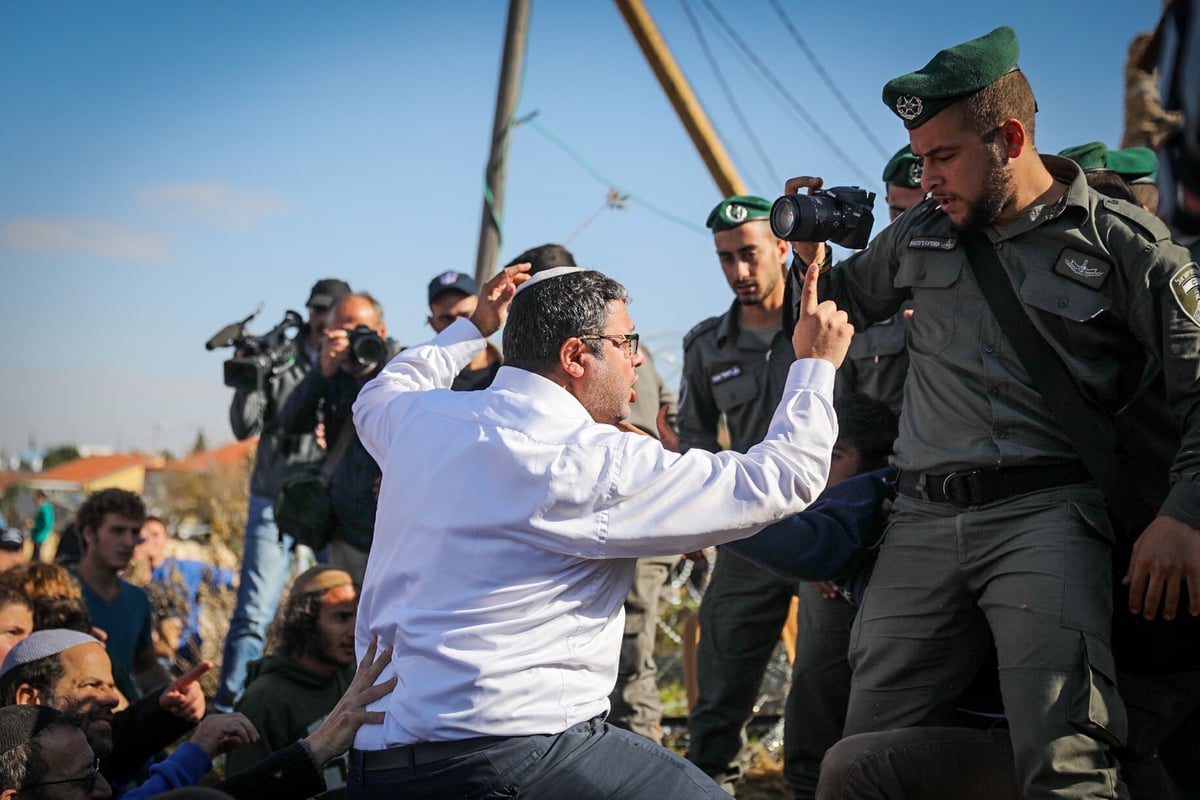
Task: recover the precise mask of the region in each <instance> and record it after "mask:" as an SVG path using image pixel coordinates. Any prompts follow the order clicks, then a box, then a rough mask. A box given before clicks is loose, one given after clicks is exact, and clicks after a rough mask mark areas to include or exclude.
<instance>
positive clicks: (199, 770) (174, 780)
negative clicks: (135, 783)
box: [120, 742, 212, 800]
mask: <svg viewBox="0 0 1200 800" xmlns="http://www.w3.org/2000/svg"><path fill="white" fill-rule="evenodd" d="M211 768H212V759H210V758H209V757H208V753H206V752H204V748H202V747H200V745H198V744H194V743H192V742H184V743H183V744H181V745H179V747H177V748H176V749H175V752H174V753H171V755H170V756H169V757H168V758H167V759H166V760H165V761H160V762H159V763H157V764H155V765H154V766H153V767H151V768H150V777H149V778H147V779H146V780H145V782H144V783H142V785H141V786H139V787H137V788H136V789H131V790H130V791H128V792H125V793H124V794H122V795H121V798H120V800H148V798H151V797H154V796H155V795H159V794H162V793H163V792H167V791H170V790H171V789H179V788H181V787H184V786H195V785H196V784H198V783H199V782H200V779H201V778H203V777H204V773H206V772H208V771H209V769H211Z"/></svg>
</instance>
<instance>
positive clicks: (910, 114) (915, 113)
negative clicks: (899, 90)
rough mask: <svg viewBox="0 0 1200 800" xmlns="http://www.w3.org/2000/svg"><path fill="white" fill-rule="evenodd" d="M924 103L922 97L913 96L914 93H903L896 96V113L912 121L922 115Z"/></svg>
mask: <svg viewBox="0 0 1200 800" xmlns="http://www.w3.org/2000/svg"><path fill="white" fill-rule="evenodd" d="M923 107H924V103H922V102H921V98H919V97H913V96H912V95H908V94H902V95H900V96H899V97H897V98H896V113H897V114H899V115H900V116H901V117H903V118H904V119H906V120H909V121H912V120H914V119H916V118H917V117H919V116H921V109H922V108H923Z"/></svg>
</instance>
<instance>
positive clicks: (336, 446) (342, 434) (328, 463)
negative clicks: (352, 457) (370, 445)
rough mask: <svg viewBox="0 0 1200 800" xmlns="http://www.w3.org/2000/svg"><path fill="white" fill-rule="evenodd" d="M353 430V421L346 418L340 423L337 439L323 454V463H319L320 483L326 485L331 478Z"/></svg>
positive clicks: (348, 446) (348, 443)
mask: <svg viewBox="0 0 1200 800" xmlns="http://www.w3.org/2000/svg"><path fill="white" fill-rule="evenodd" d="M353 431H354V421H353V420H349V419H348V420H346V421H345V422H344V423H342V429H341V430H340V431H338V437H337V441H336V442H334V443H333V449H332V450H330V451H329V453H328V454H327V455H326V456H325V463H323V464H322V465H321V483H323V484H325V485H326V486H328V485H329V484H330V482H331V481H332V480H333V470H334V468H335V467H337V464H338V462H339V461H341V460H342V456H344V455H345V454H346V450H348V449H349V448H350V440H351V439H352V438H353V437H352V436H351V434H352V433H353Z"/></svg>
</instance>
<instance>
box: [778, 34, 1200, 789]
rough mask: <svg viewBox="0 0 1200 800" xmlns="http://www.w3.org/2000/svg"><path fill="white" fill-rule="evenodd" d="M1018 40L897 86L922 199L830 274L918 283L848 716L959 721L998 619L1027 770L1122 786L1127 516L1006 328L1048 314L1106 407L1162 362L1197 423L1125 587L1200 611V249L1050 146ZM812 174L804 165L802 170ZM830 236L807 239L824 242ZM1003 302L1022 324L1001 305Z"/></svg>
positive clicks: (884, 310)
mask: <svg viewBox="0 0 1200 800" xmlns="http://www.w3.org/2000/svg"><path fill="white" fill-rule="evenodd" d="M1017 53H1018V46H1017V41H1016V35H1015V34H1014V33H1013V31H1012V30H1011V29H1010V28H998V29H996V30H995V31H993V32H991V33H989V34H987V35H986V36H983V37H980V38H979V39H976V40H973V41H971V42H967V43H965V44H962V45H958V46H956V47H953V48H949V49H947V50H943V51H942V52H940V53H938V54H937V55H936V56H935V57H934V58H933V60H931V61H930V62H929V63H928V64H927V65H926V66H925V67H923V68H922V69H921V70H919V71H917V72H914V73H911V74H908V75H904V76H902V77H900V78H896V79H894V80H892V81H891V82H889V83H888V84H887V86H885V87H884V92H883V94H884V99H885V102H886V103H887V104H888V105H889V107H891V108H892V109H893V110H894V112H895V113H896V114H897V115H898V116H899V117H900V118H901V119H902V120H903V121H904V124H905V127H906V128H907V129H908V130H909V135H910V139H911V143H912V147H913V152H914V153H915V154H917V155H918V156H919V157H921V158H922V159H923V164H924V175H923V178H922V185H923V187H924V188H925V189H927V190H929V191H930V193H931V199H929V200H927V201H924V202H923V203H921V204H919V205H918V206H916V207H914V208H913V209H911V210H910V211H909V212H907V213H906V214H904V215H903V216H902V217H901V218H900V219H899V220H897V221H896V222H895V223H894V224H893V225H891V226H890V227H889V228H887V229H886V230H884V231H883V232H882V233H881V234H880V235H879V236H878V237H877V238H876V239H875V240H874V241H873V242H872V243H871V245H870V246H869V247H868V248H867V249H866V250H865V251H863V252H862V253H859V254H856V255H854V256H851V257H850V258H849V259H848V260H847V261H846V262H844V263H843V264H841V265H840V266H839V268H837V269H834V270H832V271H830V272H828V273H827V274H826V275H825V276H823V277H822V279H821V290H822V294H823V295H824V296H825V297H826V298H827V299H834V300H835V301H837V302H838V303H839V305H842V304H844V307H846V308H847V311H848V313H849V315H850V319H851V321H852V322H854V324H856V325H859V326H862V325H866V324H869V323H871V322H874V321H876V320H879V319H883V318H886V317H888V316H890V315H891V314H893V313H895V312H896V310H897V309H898V308H899V307H900V305H901V303H903V302H904V301H905V300H907V299H911V300H912V301H913V303H914V306H915V314H914V317H913V320H912V325H911V326H910V332H909V354H910V366H909V374H908V380H907V383H906V386H905V396H904V413H903V415H902V417H901V424H900V436H899V438H898V440H897V443H896V455H895V462H894V463H895V464H896V466H898V467H899V469H900V477H899V479H898V490H899V497H898V498H897V500H896V503H895V505H894V506H893V516H892V520H891V523H890V525H889V528H888V531H887V533H886V534H885V538H884V540H883V544H882V546H881V548H880V550H879V558H878V561H877V562H876V566H875V570H874V573H873V575H872V578H871V584H870V588H869V589H868V591H867V594H866V597H865V600H864V602H863V605H862V607H861V608H860V610H859V614H858V617H857V618H856V621H855V628H854V632H853V640H852V645H851V652H850V660H851V664H852V666H853V668H854V685H853V688H852V690H851V698H850V708H849V713H848V718H847V723H846V733H847V734H848V735H850V734H855V733H860V732H866V731H881V730H887V729H892V728H897V727H902V726H908V725H946V724H953V722H954V721H955V720H956V718H957V709H956V706H957V701H958V700H959V698H960V696H961V692H962V689H963V687H965V686H967V685H968V684H969V683H970V679H971V676H972V675H973V674H974V673H975V672H976V671H977V670H978V669H979V667H980V665H981V663H982V662H983V659H984V657H985V655H986V652H987V649H988V646H989V644H988V642H989V640H990V639H994V641H995V646H996V651H997V655H998V659H999V679H1000V685H1001V690H1002V694H1003V698H1004V706H1005V712H1006V716H1007V720H1008V724H1009V727H1010V731H1011V740H1012V758H1013V762H1014V764H1015V767H1016V773H1017V777H1018V784H1019V785H1020V787H1021V792H1022V794H1023V795H1024V796H1027V797H1105V798H1113V797H1118V796H1121V797H1123V796H1127V795H1126V794H1125V790H1124V787H1123V786H1122V785H1121V783H1120V778H1119V776H1118V774H1117V769H1116V763H1115V760H1114V759H1113V758H1112V755H1111V748H1113V747H1114V746H1116V745H1119V744H1120V743H1121V741H1122V740H1123V739H1124V737H1125V734H1126V714H1125V707H1124V705H1123V703H1122V701H1121V698H1120V697H1118V696H1117V693H1116V687H1115V685H1114V678H1115V675H1114V667H1113V653H1112V646H1111V623H1112V614H1113V587H1112V583H1111V579H1110V578H1111V572H1112V559H1113V554H1112V543H1113V541H1114V537H1115V535H1116V533H1117V531H1116V529H1115V527H1116V526H1115V525H1114V524H1113V522H1112V521H1110V518H1109V506H1108V504H1107V503H1106V497H1105V495H1104V494H1102V493H1101V491H1100V489H1099V487H1098V485H1097V483H1096V482H1095V479H1094V478H1093V474H1092V472H1091V470H1090V469H1089V468H1088V464H1087V463H1085V462H1084V457H1085V456H1084V453H1083V452H1082V451H1081V450H1080V449H1078V448H1077V447H1076V445H1075V443H1074V442H1073V441H1072V439H1071V438H1069V437H1068V434H1067V433H1066V431H1065V430H1064V425H1063V424H1062V421H1061V420H1060V418H1059V417H1058V416H1056V414H1057V413H1059V410H1058V409H1057V408H1055V407H1053V406H1052V405H1051V404H1050V403H1048V402H1047V401H1046V400H1045V398H1044V396H1043V393H1042V391H1041V390H1040V389H1039V387H1038V386H1035V385H1034V384H1035V380H1034V378H1033V377H1032V375H1033V374H1034V369H1028V368H1027V367H1039V365H1038V364H1037V363H1034V362H1031V363H1030V364H1025V363H1024V362H1025V359H1023V358H1018V356H1017V354H1016V351H1015V350H1014V342H1015V341H1023V339H1022V338H1020V337H1015V336H1014V335H1013V334H1012V333H1010V331H1020V330H1024V331H1026V332H1034V334H1035V335H1036V336H1038V337H1042V338H1044V339H1045V343H1046V344H1047V345H1048V346H1049V347H1050V348H1052V350H1053V352H1054V357H1052V358H1050V359H1047V360H1046V361H1047V362H1049V361H1050V360H1053V361H1055V362H1056V363H1057V362H1061V365H1062V366H1063V368H1064V369H1065V370H1066V372H1067V374H1068V375H1069V377H1070V382H1071V383H1072V384H1073V385H1074V387H1075V388H1074V389H1073V391H1075V392H1076V393H1079V394H1083V395H1084V396H1085V397H1087V398H1090V400H1091V402H1092V403H1094V404H1095V405H1096V406H1098V407H1099V408H1101V409H1103V410H1104V411H1105V413H1108V414H1112V413H1115V411H1116V409H1119V408H1121V407H1122V406H1123V405H1125V404H1126V403H1128V402H1130V399H1131V393H1132V391H1133V390H1134V389H1135V388H1136V387H1137V386H1138V383H1139V379H1140V378H1141V376H1142V375H1143V373H1144V372H1145V370H1146V369H1147V368H1148V367H1152V366H1153V365H1155V364H1158V365H1161V368H1162V370H1163V373H1164V375H1165V377H1166V386H1167V396H1168V398H1169V400H1170V401H1171V404H1172V412H1173V413H1172V416H1173V418H1174V420H1173V421H1174V423H1175V424H1176V425H1178V430H1179V431H1180V433H1181V435H1182V446H1181V447H1180V448H1179V452H1178V455H1177V456H1176V459H1175V463H1174V466H1173V468H1172V478H1173V479H1174V482H1173V485H1172V487H1171V490H1170V493H1169V495H1167V497H1166V498H1165V499H1164V501H1163V502H1162V504H1161V506H1160V508H1159V511H1158V516H1157V517H1156V518H1155V519H1154V520H1153V521H1152V522H1151V523H1150V524H1149V525H1148V526H1147V527H1146V528H1145V530H1144V532H1143V533H1141V535H1140V538H1139V540H1138V542H1137V545H1136V546H1135V549H1134V559H1133V563H1132V567H1131V570H1130V572H1131V576H1132V580H1131V584H1132V585H1131V587H1130V600H1129V603H1130V610H1133V611H1135V612H1136V613H1143V614H1144V615H1145V616H1146V617H1147V618H1154V617H1156V616H1157V615H1159V614H1160V613H1161V614H1162V615H1164V616H1166V617H1171V616H1174V615H1175V614H1176V613H1186V610H1187V608H1188V606H1189V605H1190V607H1191V610H1192V611H1193V612H1200V558H1197V552H1198V550H1200V548H1198V547H1197V544H1196V542H1197V541H1198V540H1200V531H1197V528H1196V525H1197V523H1200V460H1198V459H1197V456H1196V453H1197V452H1200V451H1198V448H1197V441H1198V440H1200V415H1198V414H1197V412H1196V409H1197V408H1198V407H1200V404H1198V403H1197V394H1196V388H1195V387H1196V386H1197V385H1200V361H1197V358H1196V352H1197V349H1198V347H1200V315H1198V314H1196V313H1195V307H1196V304H1195V301H1194V293H1189V291H1188V290H1187V289H1186V288H1184V287H1189V286H1192V285H1194V283H1195V282H1196V276H1197V272H1196V266H1195V264H1194V263H1190V259H1189V257H1188V254H1187V252H1186V251H1184V250H1183V249H1182V248H1180V247H1179V246H1177V245H1175V244H1173V243H1172V242H1171V241H1170V236H1169V233H1168V232H1167V230H1166V228H1165V227H1164V226H1163V225H1162V224H1161V223H1160V222H1159V221H1158V220H1156V219H1155V218H1153V217H1152V216H1150V215H1149V214H1148V213H1146V212H1145V211H1144V210H1143V209H1141V208H1138V207H1136V206H1133V205H1131V204H1128V203H1121V202H1119V201H1115V200H1110V199H1106V198H1104V197H1103V196H1101V195H1098V194H1097V193H1095V192H1094V191H1093V190H1091V189H1090V188H1089V187H1088V185H1087V182H1086V180H1085V178H1084V176H1083V174H1082V172H1081V171H1080V170H1079V168H1078V167H1077V166H1076V165H1075V164H1073V163H1072V162H1070V161H1067V160H1066V159H1062V158H1059V157H1055V156H1044V155H1041V154H1039V153H1038V152H1037V150H1036V148H1035V146H1034V136H1033V131H1034V113H1035V111H1036V103H1035V101H1034V96H1033V91H1032V89H1031V88H1030V86H1029V83H1028V81H1027V80H1026V79H1025V77H1024V75H1023V74H1022V73H1021V72H1020V70H1019V69H1018V68H1017V67H1016V61H1017ZM820 185H821V181H820V179H819V178H795V179H792V180H791V181H789V182H788V186H787V191H788V192H795V191H797V190H799V189H801V188H808V189H810V190H813V189H819V187H820ZM804 241H806V242H813V241H816V237H813V238H807V239H805V240H804ZM823 249H824V248H823V246H821V245H808V244H803V245H800V246H798V247H797V254H798V255H800V256H801V259H802V261H809V262H810V263H811V262H812V261H815V260H817V258H819V257H820V256H821V251H822V250H823ZM997 278H998V279H997ZM1006 284H1011V289H1007V290H1006V288H1005V287H1006ZM985 286H986V287H987V288H986V289H985V288H983V287H985ZM1006 294H1008V295H1011V296H1012V300H1011V302H1010V303H1009V302H1006V301H1004V300H1002V299H1001V298H1003V296H1004V295H1006ZM1006 305H1007V306H1008V307H1009V308H1011V307H1014V306H1015V307H1016V309H1017V311H1019V312H1020V313H1021V314H1023V315H1025V316H1026V317H1027V319H1025V321H1024V327H1023V328H1015V327H1014V328H1004V329H1002V327H1001V324H1002V323H1001V322H1000V321H999V320H1000V319H1001V318H1005V319H1011V318H1012V316H1013V315H1012V314H1010V313H1007V309H1006V308H1005V306H1006ZM1184 579H1186V580H1187V583H1188V586H1187V591H1183V592H1181V581H1182V580H1184ZM1189 594H1190V603H1189ZM1160 601H1162V607H1161V608H1160ZM1118 613H1122V614H1128V613H1129V612H1128V610H1119V611H1118ZM827 760H828V759H827Z"/></svg>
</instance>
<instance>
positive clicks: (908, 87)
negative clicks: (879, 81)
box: [883, 25, 1020, 130]
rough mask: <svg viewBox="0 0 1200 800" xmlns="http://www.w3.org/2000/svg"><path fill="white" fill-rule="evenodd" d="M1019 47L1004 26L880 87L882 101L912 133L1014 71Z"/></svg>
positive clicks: (946, 51)
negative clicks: (881, 88)
mask: <svg viewBox="0 0 1200 800" xmlns="http://www.w3.org/2000/svg"><path fill="white" fill-rule="evenodd" d="M1019 54H1020V46H1019V45H1018V44H1017V34H1016V32H1015V31H1014V30H1013V29H1012V28H1010V27H1008V26H1007V25H1005V26H1001V27H999V28H996V30H994V31H992V32H991V33H989V34H987V35H986V36H980V37H979V38H978V39H972V40H971V41H969V42H963V43H962V44H959V45H955V46H954V47H949V48H947V49H945V50H942V51H941V52H939V53H938V54H937V55H936V56H934V57H933V60H931V61H930V62H929V63H928V64H926V65H925V66H923V67H921V68H920V69H919V70H917V71H916V72H910V73H908V74H907V75H901V76H900V77H899V78H893V79H892V80H890V81H888V82H887V85H886V86H884V87H883V102H884V105H886V106H887V107H888V108H890V109H891V110H892V112H893V113H895V114H896V115H897V116H898V117H900V119H902V120H904V127H905V128H908V129H909V130H912V129H913V128H919V127H920V126H922V125H924V124H925V123H926V122H928V121H929V120H930V119H932V118H933V117H934V115H936V114H937V113H938V112H940V111H942V110H943V109H945V108H946V107H947V106H949V105H951V104H952V103H954V102H955V101H957V100H961V99H962V98H964V97H967V96H969V95H972V94H975V92H978V91H979V90H980V89H982V88H983V87H985V86H987V85H989V84H991V83H995V82H996V81H997V80H999V79H1000V78H1001V77H1003V76H1004V75H1006V74H1007V73H1009V72H1011V71H1012V70H1014V69H1016V68H1017V56H1018V55H1019Z"/></svg>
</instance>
